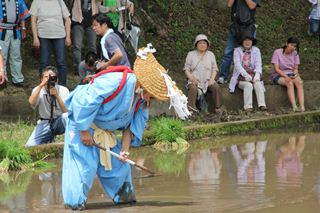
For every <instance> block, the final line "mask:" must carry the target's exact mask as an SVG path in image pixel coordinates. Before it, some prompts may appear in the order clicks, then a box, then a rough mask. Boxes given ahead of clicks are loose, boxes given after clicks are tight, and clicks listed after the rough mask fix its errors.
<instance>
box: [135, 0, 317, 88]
mask: <svg viewBox="0 0 320 213" xmlns="http://www.w3.org/2000/svg"><path fill="white" fill-rule="evenodd" d="M145 2H148V4H143V1H142V3H140V4H138V5H137V7H136V8H139V7H141V8H143V9H144V10H146V11H147V13H148V14H149V16H150V17H152V19H153V20H154V21H156V22H157V23H159V24H160V26H162V27H163V28H164V29H166V30H167V35H168V36H167V37H160V36H159V35H158V33H157V31H156V30H155V29H154V27H152V26H151V25H150V24H149V23H147V22H146V21H145V20H146V19H145V18H143V14H142V12H141V11H139V9H137V11H138V14H139V15H140V17H141V18H142V20H144V21H143V24H144V25H143V28H144V34H143V37H142V39H141V40H142V42H141V44H143V43H147V42H152V43H153V44H154V46H155V47H156V48H157V50H158V53H157V58H158V60H159V61H160V62H161V63H162V64H163V65H164V66H166V67H167V68H168V69H169V70H170V71H172V72H174V73H175V74H174V79H175V80H176V81H177V82H179V83H180V84H181V83H183V82H184V79H185V78H184V75H183V72H182V68H183V64H184V60H185V57H186V54H187V52H188V51H189V50H191V49H192V48H193V39H194V37H195V35H196V34H198V33H205V34H207V35H208V36H209V39H210V41H211V43H212V46H211V50H212V51H213V52H214V53H215V55H216V58H217V63H218V65H220V61H221V57H222V54H223V50H224V46H225V41H226V35H227V30H228V25H229V22H230V21H229V20H230V11H229V10H228V9H227V8H226V7H225V5H223V4H224V1H219V0H218V1H216V2H218V3H219V2H220V4H212V5H205V4H202V5H192V4H191V3H190V1H164V0H155V1H145ZM151 2H153V3H151ZM207 2H208V1H207ZM221 2H222V4H221ZM309 10H310V5H309V4H308V2H307V1H301V0H292V1H290V2H288V1H279V0H268V1H262V7H261V8H258V11H257V15H256V17H257V24H258V32H257V39H258V47H259V48H260V49H261V52H262V57H263V64H264V67H265V79H267V80H269V79H270V61H271V57H272V53H273V51H274V50H275V49H276V48H279V47H281V46H282V45H283V44H284V42H285V41H286V39H287V38H288V37H289V36H296V37H298V38H299V39H300V40H301V48H300V56H301V62H302V64H301V69H300V70H301V73H302V76H303V78H304V79H305V80H311V79H312V80H315V79H316V80H320V70H319V69H320V68H319V58H320V48H319V40H318V38H316V37H312V38H310V37H308V36H307V34H306V31H307V28H308V20H307V17H308V14H309Z"/></svg>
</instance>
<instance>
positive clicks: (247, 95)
mask: <svg viewBox="0 0 320 213" xmlns="http://www.w3.org/2000/svg"><path fill="white" fill-rule="evenodd" d="M238 87H239V88H240V89H242V90H243V102H244V106H243V108H244V109H248V108H252V107H253V106H252V92H253V90H254V91H255V93H256V96H257V101H258V106H259V107H260V106H266V102H265V97H264V86H263V84H262V82H261V81H257V82H255V83H251V82H248V81H239V84H238Z"/></svg>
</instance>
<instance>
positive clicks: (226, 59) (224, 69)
mask: <svg viewBox="0 0 320 213" xmlns="http://www.w3.org/2000/svg"><path fill="white" fill-rule="evenodd" d="M253 37H254V38H256V31H255V32H254V33H253ZM237 46H238V44H237V41H236V39H235V38H234V37H233V35H232V34H231V32H230V31H229V32H228V38H227V44H226V47H225V49H224V52H223V57H222V61H221V67H220V72H219V77H222V78H224V79H225V80H227V79H228V77H229V73H230V66H231V63H232V61H233V51H234V48H236V47H237Z"/></svg>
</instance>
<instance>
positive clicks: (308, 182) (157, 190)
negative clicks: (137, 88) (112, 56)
mask: <svg viewBox="0 0 320 213" xmlns="http://www.w3.org/2000/svg"><path fill="white" fill-rule="evenodd" d="M300 134H301V133H300ZM234 138H235V137H230V138H228V139H224V140H229V139H230V140H231V142H232V140H233V139H234ZM238 138H240V139H241V137H238ZM319 139H320V133H312V134H311V133H306V134H304V135H288V134H281V135H275V136H274V135H270V136H267V137H266V136H261V137H260V136H247V137H245V138H243V139H241V140H240V141H239V139H238V141H237V142H234V143H233V142H232V143H233V144H234V145H231V146H230V147H222V148H212V146H211V145H210V141H195V142H193V143H192V146H193V147H191V148H190V149H189V150H188V152H187V153H184V154H177V153H175V152H168V153H162V152H157V151H155V150H152V149H149V148H146V147H145V148H143V149H139V150H137V152H136V153H134V154H136V155H135V156H134V157H133V159H134V160H135V161H136V162H137V163H138V164H140V165H145V166H147V167H148V168H150V169H151V170H155V171H157V172H160V173H162V176H159V177H154V178H140V179H134V182H135V186H136V191H137V199H138V205H136V206H131V207H128V206H125V207H120V208H118V207H113V206H112V203H111V201H109V200H108V198H106V197H105V196H104V193H103V191H102V190H101V187H100V186H99V183H98V182H95V185H94V187H93V188H94V189H93V192H92V194H91V195H89V198H88V203H90V204H95V203H100V204H101V203H102V204H104V205H101V206H103V207H101V208H100V209H95V210H94V211H93V212H106V211H107V212H156V213H157V212H165V211H167V212H248V211H251V212H270V213H276V212H292V213H293V212H317V211H315V210H317V209H319V207H320V167H319V162H320V155H319V151H320V143H319ZM248 141H250V142H248ZM212 142H213V143H215V142H216V141H212ZM202 143H203V144H202ZM232 143H230V144H232ZM143 150H144V151H143ZM132 172H133V176H134V177H141V176H144V175H145V174H146V173H145V172H143V171H139V170H137V169H136V168H135V169H133V170H132ZM182 203H183V204H182ZM185 203H188V204H189V205H185ZM105 204H107V205H105ZM169 204H170V205H169ZM62 209H63V201H62V195H61V172H60V171H54V172H48V173H42V174H40V175H39V174H36V175H35V174H33V173H32V172H29V173H20V174H19V173H16V174H14V175H12V176H9V175H7V176H3V175H1V176H0V212H44V211H47V212H54V211H55V210H56V212H60V211H61V210H62ZM208 209H209V210H212V211H208Z"/></svg>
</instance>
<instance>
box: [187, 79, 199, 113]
mask: <svg viewBox="0 0 320 213" xmlns="http://www.w3.org/2000/svg"><path fill="white" fill-rule="evenodd" d="M197 94H198V87H197V86H195V85H193V84H189V86H188V106H190V107H192V108H193V109H195V110H196V109H197V107H196V100H197Z"/></svg>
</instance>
